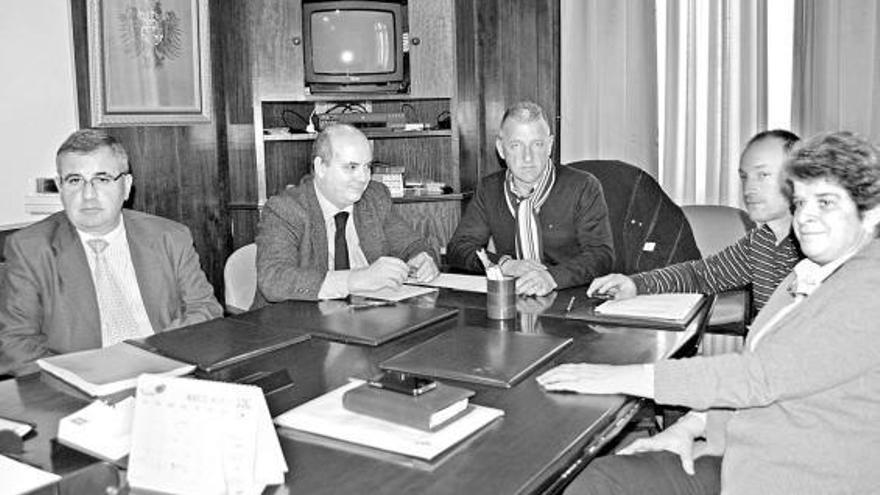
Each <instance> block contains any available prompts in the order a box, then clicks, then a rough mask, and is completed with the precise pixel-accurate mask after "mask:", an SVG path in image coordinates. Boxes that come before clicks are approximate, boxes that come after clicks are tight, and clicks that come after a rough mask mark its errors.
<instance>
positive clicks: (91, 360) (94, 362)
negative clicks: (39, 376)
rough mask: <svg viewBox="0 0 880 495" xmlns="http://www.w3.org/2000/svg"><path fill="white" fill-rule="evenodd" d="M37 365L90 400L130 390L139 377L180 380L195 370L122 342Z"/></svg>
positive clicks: (187, 365)
mask: <svg viewBox="0 0 880 495" xmlns="http://www.w3.org/2000/svg"><path fill="white" fill-rule="evenodd" d="M37 365H38V366H39V367H40V368H41V369H42V370H43V371H45V372H47V373H49V374H51V375H53V376H55V377H57V378H59V379H61V380H63V381H64V382H66V383H68V384H69V385H72V386H73V387H75V388H77V389H78V390H81V391H83V392H85V393H86V394H88V395H90V396H92V397H101V396H104V395H110V394H114V393H116V392H120V391H122V390H126V389H129V388H134V386H135V383H137V379H138V376H139V375H140V374H141V373H154V374H162V375H169V376H180V375H185V374H187V373H190V372H192V371H193V370H194V369H195V366H193V365H190V364H186V363H182V362H180V361H176V360H174V359H170V358H167V357H163V356H160V355H158V354H153V353H152V352H149V351H146V350H143V349H140V348H138V347H135V346H133V345H130V344H127V343H125V342H120V343H118V344H114V345H111V346H109V347H104V348H101V349H91V350H88V351H80V352H71V353H68V354H61V355H58V356H52V357H49V358H44V359H39V360H37Z"/></svg>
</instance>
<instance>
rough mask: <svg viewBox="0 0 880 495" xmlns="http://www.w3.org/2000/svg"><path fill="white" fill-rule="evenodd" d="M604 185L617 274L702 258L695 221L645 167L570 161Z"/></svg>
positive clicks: (614, 161)
mask: <svg viewBox="0 0 880 495" xmlns="http://www.w3.org/2000/svg"><path fill="white" fill-rule="evenodd" d="M567 165H568V166H569V167H572V168H575V169H578V170H583V171H585V172H589V173H591V174H592V175H593V176H595V177H596V178H597V179H599V182H600V183H601V184H602V191H603V193H604V195H605V203H606V204H607V205H608V219H609V221H610V223H611V235H612V237H613V238H614V265H613V267H612V268H611V272H612V273H622V274H624V275H629V274H632V273H639V272H644V271H648V270H653V269H654V268H662V267H664V266H667V265H671V264H674V263H679V262H681V261H687V260H695V259H699V258H700V250H699V249H698V248H697V244H696V242H695V241H694V235H693V233H692V232H691V226H690V224H688V222H687V219H686V218H685V216H684V214H683V213H682V211H681V208H679V207H678V205H676V204H675V202H674V201H672V199H671V198H670V197H669V196H667V195H666V193H665V192H664V191H663V189H662V188H661V187H660V185H659V184H658V183H657V181H656V180H654V178H653V177H651V175H650V174H648V173H647V172H645V171H644V170H642V169H640V168H638V167H636V166H635V165H630V164H629V163H624V162H621V161H617V160H583V161H578V162H572V163H568V164H567Z"/></svg>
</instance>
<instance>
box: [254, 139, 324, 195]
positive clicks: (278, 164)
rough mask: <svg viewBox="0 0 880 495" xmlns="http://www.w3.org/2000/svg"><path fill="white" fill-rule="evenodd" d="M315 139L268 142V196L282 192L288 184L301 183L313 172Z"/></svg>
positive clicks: (266, 146) (266, 147)
mask: <svg viewBox="0 0 880 495" xmlns="http://www.w3.org/2000/svg"><path fill="white" fill-rule="evenodd" d="M313 142H314V141H271V142H268V143H266V145H265V149H266V196H267V198H271V197H272V196H274V195H276V194H278V193H280V192H281V191H283V190H284V188H285V187H287V186H288V185H296V184H299V181H300V179H301V178H302V177H303V176H304V175H306V174H308V173H311V169H312V161H311V153H312V143H313Z"/></svg>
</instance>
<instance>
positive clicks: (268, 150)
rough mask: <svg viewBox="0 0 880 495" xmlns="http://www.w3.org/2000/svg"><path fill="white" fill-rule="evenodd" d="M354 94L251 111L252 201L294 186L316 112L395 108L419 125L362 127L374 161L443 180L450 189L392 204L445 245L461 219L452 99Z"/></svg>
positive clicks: (263, 104) (306, 161) (272, 103)
mask: <svg viewBox="0 0 880 495" xmlns="http://www.w3.org/2000/svg"><path fill="white" fill-rule="evenodd" d="M378 96H379V97H374V96H370V95H363V96H361V95H358V96H357V97H353V96H346V97H341V98H338V99H334V100H329V99H328V98H310V99H307V100H295V101H291V100H279V99H264V100H261V101H260V104H259V110H258V112H259V114H258V115H255V126H254V127H255V134H256V142H257V146H256V151H257V186H258V187H257V189H258V191H259V193H260V194H259V198H258V204H259V205H260V206H262V205H263V204H264V203H265V201H266V199H267V198H269V197H271V196H273V195H275V194H278V193H280V192H282V191H283V190H284V189H285V188H286V187H288V186H289V185H295V184H298V183H299V182H300V180H301V179H302V178H303V177H304V176H305V175H307V174H309V173H310V172H311V166H312V160H311V153H312V144H313V142H314V140H315V138H316V136H317V134H315V133H309V132H306V126H307V123H308V122H309V121H310V120H311V116H312V114H313V113H314V112H322V111H328V109H332V110H331V111H334V112H339V111H342V110H343V109H346V111H362V110H364V109H367V110H369V111H372V112H400V113H403V114H404V115H405V117H406V122H407V123H408V124H422V125H424V126H425V129H423V130H392V129H387V128H369V127H368V128H363V129H362V130H363V132H364V134H365V135H366V136H367V138H368V139H369V140H370V142H371V144H372V146H373V159H374V163H376V164H382V165H393V166H402V167H404V169H405V172H404V178H405V179H406V180H408V181H435V182H442V183H444V184H446V185H447V186H448V187H449V188H451V191H452V192H451V193H449V194H442V195H421V196H409V195H407V196H404V197H401V198H393V201H394V203H395V205H394V207H395V209H396V210H397V211H398V213H400V214H401V216H402V217H403V218H405V219H406V220H407V221H409V222H410V223H411V224H412V225H413V227H415V228H417V229H419V230H420V231H421V232H422V233H423V234H424V235H425V237H427V238H428V239H429V241H430V242H431V243H432V244H433V245H434V247H435V248H437V249H438V250H439V249H440V248H442V247H444V246H445V244H446V241H448V239H449V237H450V236H451V235H452V232H453V231H454V229H455V226H456V225H457V224H458V220H459V219H460V217H461V205H460V203H461V201H462V199H464V197H465V195H463V194H462V193H461V189H460V186H459V184H460V181H459V167H458V153H457V149H458V147H457V137H456V133H455V132H454V129H451V128H440V127H444V126H445V125H451V123H452V121H453V120H452V119H451V118H444V117H447V116H449V112H450V110H451V108H450V105H451V101H452V100H451V99H450V98H414V97H409V96H406V95H378Z"/></svg>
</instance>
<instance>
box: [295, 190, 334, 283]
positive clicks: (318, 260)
mask: <svg viewBox="0 0 880 495" xmlns="http://www.w3.org/2000/svg"><path fill="white" fill-rule="evenodd" d="M301 187H304V188H305V191H304V193H305V196H304V200H305V208H306V212H307V218H308V219H309V222H308V225H309V233H308V239H309V243H310V244H311V249H312V255H313V258H312V259H313V260H314V261H315V264H316V265H317V266H318V267H321V268H324V269H326V268H327V267H328V264H329V261H328V256H327V250H328V249H329V248H328V247H327V227H326V226H325V225H324V212H323V211H322V210H321V204H320V203H318V195H317V193H315V183H314V181H312V180H309V181H306V182H305V183H304V184H303V185H302V186H301ZM315 219H317V221H314V220H315Z"/></svg>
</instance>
